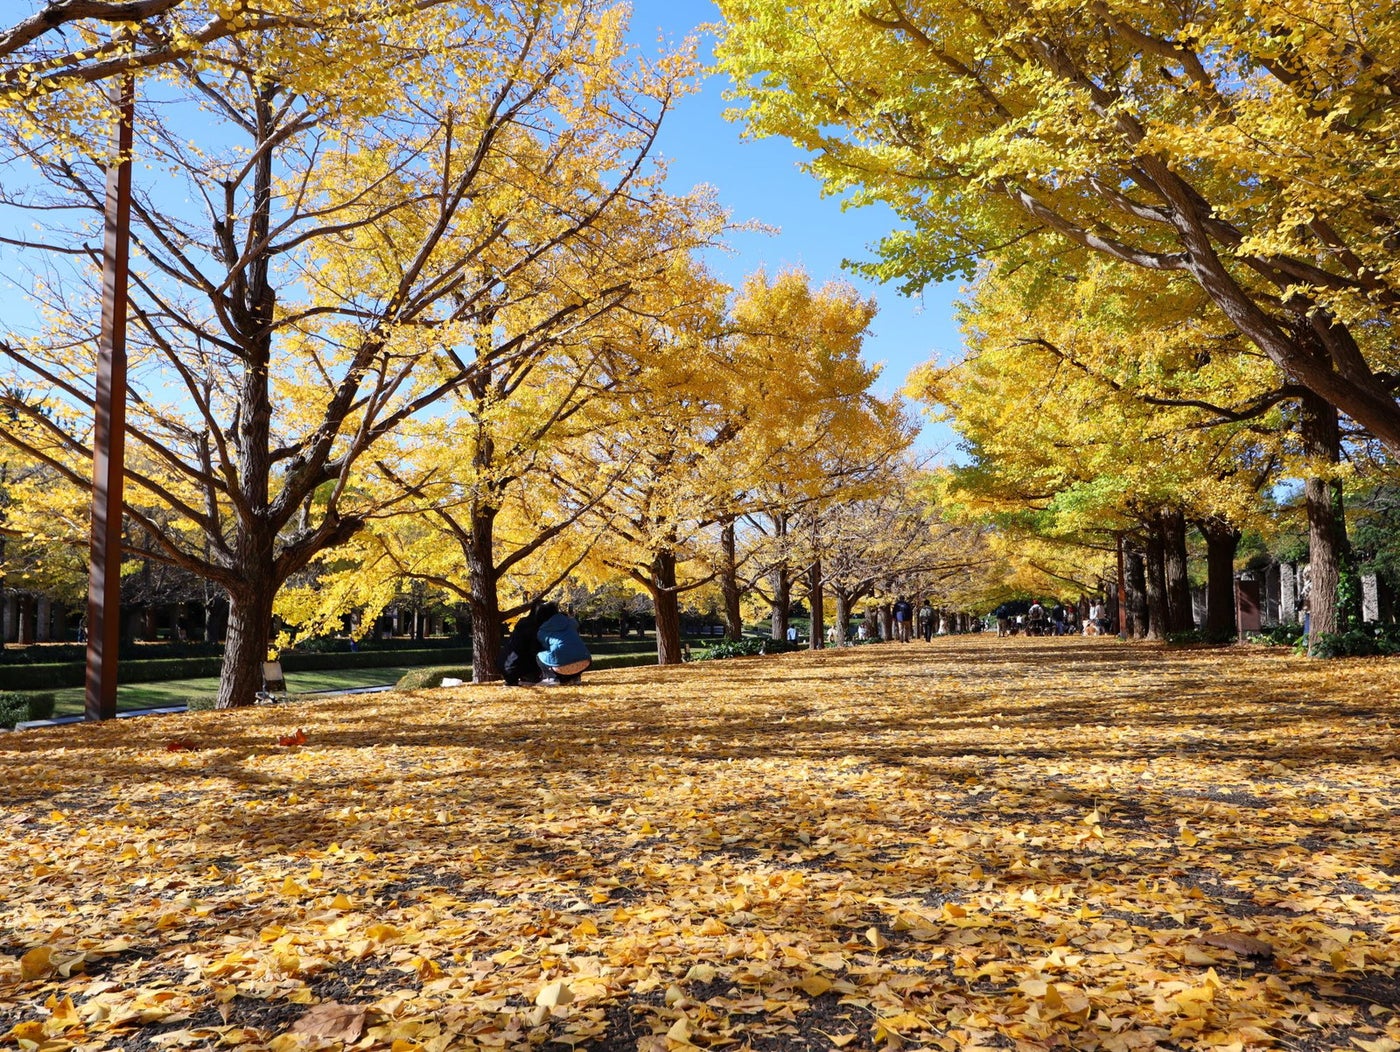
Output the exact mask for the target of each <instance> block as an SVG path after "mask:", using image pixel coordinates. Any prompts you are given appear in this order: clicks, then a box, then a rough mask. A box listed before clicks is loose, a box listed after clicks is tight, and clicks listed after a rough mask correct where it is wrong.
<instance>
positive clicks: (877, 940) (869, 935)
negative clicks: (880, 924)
mask: <svg viewBox="0 0 1400 1052" xmlns="http://www.w3.org/2000/svg"><path fill="white" fill-rule="evenodd" d="M865 941H866V942H868V943H870V945H871V946H873V947H875V949H877V950H883V949H885V948H886V947H887V946H889V944H890V941H889V940H888V939H886V938H885V937H884V936H883V935H881V934H880V929H879V928H871V929H869V930H868V931H867V932H866V933H865Z"/></svg>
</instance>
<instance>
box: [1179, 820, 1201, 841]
mask: <svg viewBox="0 0 1400 1052" xmlns="http://www.w3.org/2000/svg"><path fill="white" fill-rule="evenodd" d="M1177 839H1178V840H1180V841H1181V842H1182V843H1183V844H1185V845H1186V846H1187V847H1195V846H1196V845H1197V844H1199V843H1200V841H1201V838H1200V837H1198V836H1197V835H1196V834H1195V833H1193V832H1191V830H1190V829H1188V828H1187V826H1186V822H1185V820H1183V821H1182V822H1181V830H1180V832H1179V833H1178V834H1177Z"/></svg>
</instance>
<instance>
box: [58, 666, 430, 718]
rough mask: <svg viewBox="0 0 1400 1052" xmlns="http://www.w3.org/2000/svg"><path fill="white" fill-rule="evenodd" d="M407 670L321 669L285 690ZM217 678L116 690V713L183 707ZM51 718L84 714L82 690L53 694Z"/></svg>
mask: <svg viewBox="0 0 1400 1052" xmlns="http://www.w3.org/2000/svg"><path fill="white" fill-rule="evenodd" d="M407 671H408V666H405V665H393V666H390V667H388V668H347V669H322V670H320V671H316V672H289V673H288V674H287V689H288V690H289V691H291V692H292V693H294V694H316V693H320V692H321V691H329V690H348V689H350V688H352V687H391V686H393V685H394V684H395V683H397V682H398V681H399V679H400V678H401V677H402V676H403V674H404V673H405V672H407ZM218 692H219V677H218V676H205V677H203V678H201V679H172V680H166V681H164V682H162V683H126V684H123V685H122V686H120V687H118V688H117V711H118V712H131V711H133V710H135V709H158V708H162V707H164V706H166V705H183V704H185V702H186V701H187V700H188V699H189V698H190V696H191V695H200V694H217V693H218ZM54 697H55V701H54V715H55V716H76V715H78V714H79V713H81V712H82V711H83V688H82V687H70V688H68V689H66V690H59V691H55V692H54Z"/></svg>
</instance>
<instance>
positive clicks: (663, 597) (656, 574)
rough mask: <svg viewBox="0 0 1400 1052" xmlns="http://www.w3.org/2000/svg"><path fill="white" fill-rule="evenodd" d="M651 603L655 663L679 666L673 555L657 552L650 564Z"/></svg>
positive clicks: (679, 629)
mask: <svg viewBox="0 0 1400 1052" xmlns="http://www.w3.org/2000/svg"><path fill="white" fill-rule="evenodd" d="M649 591H650V592H651V601H652V606H653V607H654V608H655V610H656V663H657V664H658V665H679V664H680V663H681V662H682V661H683V660H684V658H683V655H682V652H681V602H680V597H679V596H678V595H677V594H676V556H675V554H674V553H673V552H658V553H657V555H656V558H655V559H653V560H652V563H651V582H650V588H649Z"/></svg>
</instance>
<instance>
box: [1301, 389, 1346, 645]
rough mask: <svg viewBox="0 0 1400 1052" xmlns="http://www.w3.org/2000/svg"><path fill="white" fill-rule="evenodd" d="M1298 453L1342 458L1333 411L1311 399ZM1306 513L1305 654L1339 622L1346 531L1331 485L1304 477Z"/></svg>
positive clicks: (1306, 402) (1328, 460)
mask: <svg viewBox="0 0 1400 1052" xmlns="http://www.w3.org/2000/svg"><path fill="white" fill-rule="evenodd" d="M1302 409H1303V412H1302V437H1303V450H1304V452H1305V453H1306V454H1307V455H1308V457H1309V458H1311V459H1314V460H1318V461H1322V462H1325V463H1328V464H1335V463H1337V461H1338V460H1339V459H1340V456H1341V434H1340V430H1339V427H1338V419H1337V410H1336V409H1334V408H1333V407H1332V406H1330V405H1328V404H1327V403H1326V402H1324V401H1323V400H1322V399H1321V398H1319V397H1317V396H1316V395H1311V394H1307V395H1304V396H1303V399H1302ZM1303 497H1304V501H1305V503H1306V505H1307V511H1308V582H1309V583H1308V594H1307V600H1308V613H1309V619H1308V650H1309V652H1311V651H1312V649H1313V647H1314V645H1315V644H1316V642H1317V638H1318V636H1320V635H1322V634H1323V633H1331V632H1336V631H1338V629H1339V628H1340V624H1341V618H1340V610H1339V607H1338V603H1337V585H1338V584H1339V583H1340V581H1341V576H1342V560H1343V556H1344V547H1345V537H1346V526H1345V519H1344V518H1343V515H1342V509H1341V507H1340V502H1339V501H1338V500H1337V499H1336V495H1335V494H1334V493H1333V487H1332V483H1331V482H1330V481H1329V480H1328V479H1325V478H1309V479H1307V480H1306V481H1305V482H1304V483H1303Z"/></svg>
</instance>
